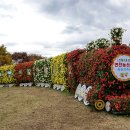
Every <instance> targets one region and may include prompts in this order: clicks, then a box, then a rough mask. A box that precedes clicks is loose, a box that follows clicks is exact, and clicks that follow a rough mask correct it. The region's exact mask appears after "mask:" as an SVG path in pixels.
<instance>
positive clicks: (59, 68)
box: [51, 53, 67, 91]
mask: <svg viewBox="0 0 130 130" xmlns="http://www.w3.org/2000/svg"><path fill="white" fill-rule="evenodd" d="M66 65H67V63H66V53H65V54H61V55H58V56H56V57H53V58H52V59H51V81H52V83H53V88H54V89H57V90H59V89H61V91H63V90H64V89H65V88H66V87H67V67H66Z"/></svg>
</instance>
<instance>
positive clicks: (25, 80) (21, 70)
mask: <svg viewBox="0 0 130 130" xmlns="http://www.w3.org/2000/svg"><path fill="white" fill-rule="evenodd" d="M33 64H34V61H30V62H24V63H19V64H17V65H16V66H15V78H16V83H17V84H18V85H20V86H32V84H33Z"/></svg>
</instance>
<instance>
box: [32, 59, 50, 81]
mask: <svg viewBox="0 0 130 130" xmlns="http://www.w3.org/2000/svg"><path fill="white" fill-rule="evenodd" d="M33 77H34V82H35V84H36V83H51V73H50V59H47V58H46V59H41V60H36V61H35V62H34V65H33Z"/></svg>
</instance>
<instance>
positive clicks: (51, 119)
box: [0, 87, 130, 130]
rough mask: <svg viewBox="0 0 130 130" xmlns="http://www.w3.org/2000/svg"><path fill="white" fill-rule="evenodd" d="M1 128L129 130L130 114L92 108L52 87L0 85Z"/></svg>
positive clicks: (24, 129) (19, 129) (1, 129)
mask: <svg viewBox="0 0 130 130" xmlns="http://www.w3.org/2000/svg"><path fill="white" fill-rule="evenodd" d="M0 130H130V117H127V116H116V115H112V114H108V113H106V112H104V111H102V112H97V111H91V109H90V108H88V107H86V106H84V105H83V103H82V102H78V101H77V100H76V99H74V96H73V95H69V94H66V93H64V92H58V91H56V90H53V89H49V88H36V87H12V88H0Z"/></svg>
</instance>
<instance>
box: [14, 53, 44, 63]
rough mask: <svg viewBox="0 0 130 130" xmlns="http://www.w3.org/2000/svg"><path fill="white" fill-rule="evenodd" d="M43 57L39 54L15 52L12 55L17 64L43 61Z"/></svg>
mask: <svg viewBox="0 0 130 130" xmlns="http://www.w3.org/2000/svg"><path fill="white" fill-rule="evenodd" d="M43 58H44V57H42V56H41V55H38V54H27V53H26V52H14V53H13V54H12V59H13V60H14V62H16V63H23V62H28V61H35V60H39V59H43Z"/></svg>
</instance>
